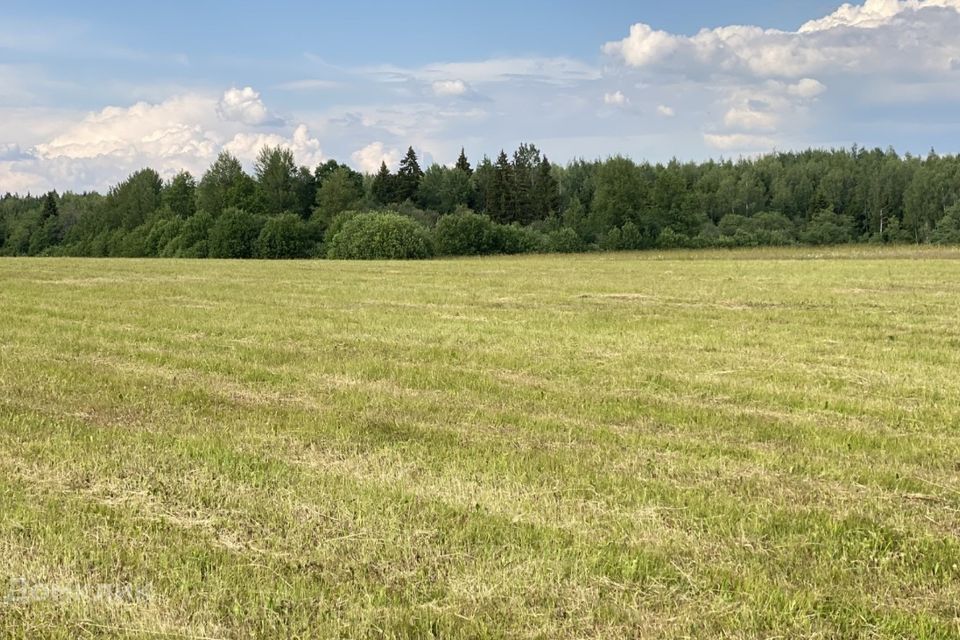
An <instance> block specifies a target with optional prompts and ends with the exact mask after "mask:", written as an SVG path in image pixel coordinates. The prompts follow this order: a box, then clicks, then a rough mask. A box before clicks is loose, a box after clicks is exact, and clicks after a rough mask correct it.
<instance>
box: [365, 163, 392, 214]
mask: <svg viewBox="0 0 960 640" xmlns="http://www.w3.org/2000/svg"><path fill="white" fill-rule="evenodd" d="M394 180H395V176H394V175H393V174H392V173H390V169H388V168H387V163H386V162H381V163H380V171H378V172H377V175H375V176H374V177H373V184H372V185H371V188H370V190H371V192H372V193H373V199H374V200H376V201H377V204H389V203H391V202H393V197H394Z"/></svg>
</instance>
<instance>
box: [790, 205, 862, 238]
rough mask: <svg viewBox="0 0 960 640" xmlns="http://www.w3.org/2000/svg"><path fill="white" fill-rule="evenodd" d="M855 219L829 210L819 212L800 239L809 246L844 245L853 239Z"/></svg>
mask: <svg viewBox="0 0 960 640" xmlns="http://www.w3.org/2000/svg"><path fill="white" fill-rule="evenodd" d="M853 225H854V222H853V218H851V217H850V216H845V215H841V214H839V213H834V212H833V211H830V210H829V209H825V210H822V211H818V212H817V213H816V214H815V215H814V216H813V218H812V219H811V220H810V222H809V223H807V228H806V229H804V231H803V233H801V234H800V239H801V240H803V241H804V242H806V243H807V244H844V243H846V242H850V240H851V239H853Z"/></svg>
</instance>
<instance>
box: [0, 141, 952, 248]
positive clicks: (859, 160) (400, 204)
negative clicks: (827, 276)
mask: <svg viewBox="0 0 960 640" xmlns="http://www.w3.org/2000/svg"><path fill="white" fill-rule="evenodd" d="M846 243H914V244H924V243H938V244H953V243H960V157H958V156H941V155H938V154H937V153H936V152H934V151H932V150H931V152H930V153H929V154H928V155H927V156H926V157H925V158H924V157H917V156H912V155H910V154H905V155H899V154H897V153H896V152H895V151H894V150H893V149H888V150H886V151H884V150H881V149H874V150H867V149H863V148H858V147H856V146H855V147H853V148H852V149H833V150H814V149H811V150H807V151H802V152H790V153H775V154H770V155H766V156H762V157H757V158H741V159H738V160H719V161H714V160H711V161H707V162H703V163H694V162H680V161H677V160H674V161H671V162H669V163H666V164H650V163H646V162H643V163H638V162H635V161H633V160H631V159H628V158H625V157H621V156H616V157H611V158H607V159H605V160H593V161H588V160H575V161H573V162H570V163H568V164H567V165H566V166H560V165H557V164H552V163H551V162H550V161H549V160H548V159H547V157H546V156H545V155H543V154H542V153H541V151H540V150H539V149H538V148H537V147H536V146H534V145H532V144H521V145H520V147H519V148H518V149H517V150H516V151H515V152H514V153H513V154H512V156H508V154H507V153H506V152H503V151H501V152H500V154H499V155H498V156H497V157H496V158H495V159H493V160H491V159H490V158H489V157H484V158H483V159H482V160H481V161H479V162H478V163H476V165H475V166H474V165H473V164H471V162H470V160H469V159H468V158H467V157H466V154H465V153H464V152H463V151H461V154H460V157H459V159H458V161H457V162H456V164H455V165H454V166H452V167H448V166H443V165H439V164H433V165H431V166H429V167H428V168H427V169H426V170H423V169H422V168H421V166H420V163H419V160H418V158H417V155H416V153H415V152H414V150H413V149H412V148H410V149H409V150H408V152H407V154H406V156H405V157H404V158H403V160H402V161H401V162H400V164H399V167H398V169H397V171H395V172H393V171H391V170H390V169H389V168H388V167H387V165H386V164H383V165H382V166H381V168H380V171H379V172H378V173H376V174H375V175H364V174H361V173H359V172H357V171H355V170H354V169H352V168H350V167H349V166H347V165H345V164H341V163H338V162H336V161H335V160H329V161H327V162H326V163H324V164H321V165H319V166H317V167H315V168H313V169H311V168H309V167H304V166H297V163H296V161H295V158H294V156H293V154H292V152H290V151H289V150H287V149H285V148H282V147H274V148H271V147H265V148H263V149H262V150H261V152H260V154H259V156H258V158H257V160H256V162H255V164H254V171H253V174H252V175H251V174H249V173H247V172H246V171H245V170H244V168H243V165H242V164H241V162H240V161H239V160H238V159H237V158H235V157H233V156H231V155H230V154H228V153H221V154H220V156H219V157H218V158H217V160H216V161H215V162H214V163H213V165H212V166H211V167H210V168H209V169H208V170H207V171H206V172H205V173H204V174H203V175H202V176H200V177H199V179H197V178H196V177H195V176H193V175H191V174H190V173H187V172H181V173H179V174H177V175H176V176H173V177H172V178H170V179H167V180H164V179H163V178H162V177H161V176H160V174H159V173H158V172H157V171H155V170H153V169H149V168H146V169H142V170H140V171H137V172H135V173H134V174H132V175H130V176H129V177H128V178H127V179H126V180H124V181H122V182H121V183H119V184H117V185H116V186H115V187H113V188H111V189H110V190H109V192H108V193H106V194H100V193H96V192H90V193H79V194H78V193H69V192H68V193H63V194H58V193H56V192H50V193H47V194H43V195H29V194H28V195H11V194H9V193H8V194H6V195H4V196H3V197H2V199H0V255H8V256H119V257H152V256H156V257H181V258H265V259H280V258H321V257H328V258H426V257H432V256H437V255H484V254H498V253H499V254H515V253H534V252H541V253H543V252H580V251H617V250H642V249H669V248H680V247H687V248H706V247H721V248H722V247H731V248H732V247H747V246H769V245H791V244H809V245H836V244H846Z"/></svg>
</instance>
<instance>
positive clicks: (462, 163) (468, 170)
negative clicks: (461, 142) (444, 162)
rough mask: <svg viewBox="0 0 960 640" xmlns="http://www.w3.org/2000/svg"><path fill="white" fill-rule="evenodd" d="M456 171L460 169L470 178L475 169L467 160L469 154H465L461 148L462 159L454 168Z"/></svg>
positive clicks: (460, 158)
mask: <svg viewBox="0 0 960 640" xmlns="http://www.w3.org/2000/svg"><path fill="white" fill-rule="evenodd" d="M454 168H455V169H460V171H463V172H464V173H466V174H467V175H468V176H472V175H473V168H472V167H471V166H470V161H469V160H467V154H466V153H465V152H464V150H463V147H460V157H459V158H457V164H456V166H455V167H454Z"/></svg>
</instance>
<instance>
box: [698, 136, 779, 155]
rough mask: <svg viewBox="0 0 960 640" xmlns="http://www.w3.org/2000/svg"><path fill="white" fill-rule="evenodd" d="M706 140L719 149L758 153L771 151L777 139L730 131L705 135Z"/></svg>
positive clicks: (708, 143)
mask: <svg viewBox="0 0 960 640" xmlns="http://www.w3.org/2000/svg"><path fill="white" fill-rule="evenodd" d="M703 140H704V142H706V143H707V145H709V146H710V147H712V148H714V149H717V150H719V151H743V152H750V153H757V152H762V151H771V150H772V149H773V148H774V146H776V141H775V140H774V139H773V138H770V137H768V136H757V135H751V134H746V133H728V134H711V133H705V134H704V135H703Z"/></svg>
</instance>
